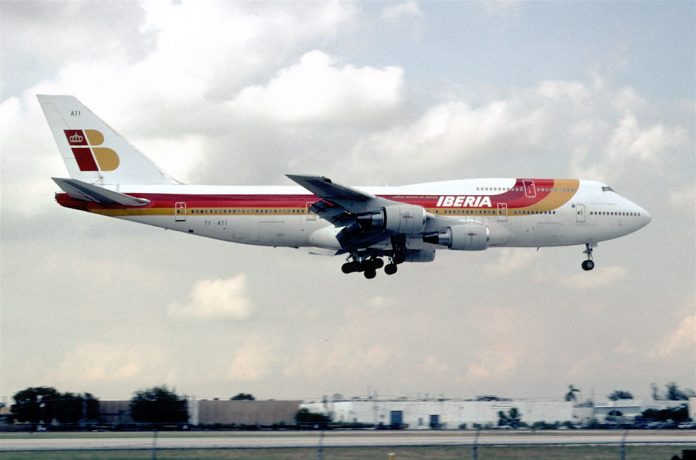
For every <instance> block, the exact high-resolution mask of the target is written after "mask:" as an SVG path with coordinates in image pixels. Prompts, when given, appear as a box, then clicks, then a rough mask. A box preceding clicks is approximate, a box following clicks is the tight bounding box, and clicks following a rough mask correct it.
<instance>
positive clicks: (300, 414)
mask: <svg viewBox="0 0 696 460" xmlns="http://www.w3.org/2000/svg"><path fill="white" fill-rule="evenodd" d="M330 422H331V416H329V415H324V414H317V413H316V412H310V411H309V409H307V408H305V407H303V408H302V409H300V410H298V411H297V413H296V414H295V423H297V424H298V425H305V426H307V425H310V426H314V425H318V426H326V425H327V424H328V423H330Z"/></svg>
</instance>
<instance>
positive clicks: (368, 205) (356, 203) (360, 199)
mask: <svg viewBox="0 0 696 460" xmlns="http://www.w3.org/2000/svg"><path fill="white" fill-rule="evenodd" d="M287 177H288V178H290V179H292V180H293V181H295V182H297V183H298V184H299V185H301V186H302V187H304V188H306V189H307V190H309V191H310V192H312V193H313V194H315V195H316V196H318V197H319V198H321V201H318V202H316V203H315V204H314V205H313V206H312V211H313V212H315V213H316V214H318V215H319V216H320V217H321V218H322V219H326V220H328V221H329V222H331V223H333V224H334V225H339V226H340V225H342V224H343V223H344V222H345V221H347V220H350V218H351V217H352V215H354V214H361V213H366V212H370V211H378V210H379V209H380V208H381V207H383V206H389V205H392V204H398V203H396V202H394V201H391V200H387V199H384V198H380V197H376V196H373V195H370V194H368V193H365V192H362V191H360V190H357V189H354V188H351V187H346V186H345V185H341V184H336V183H334V182H333V181H331V179H329V178H327V177H323V176H305V175H298V174H287Z"/></svg>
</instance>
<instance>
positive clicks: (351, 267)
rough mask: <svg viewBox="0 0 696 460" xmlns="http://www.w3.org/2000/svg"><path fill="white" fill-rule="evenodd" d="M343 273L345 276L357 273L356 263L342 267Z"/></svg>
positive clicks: (347, 263)
mask: <svg viewBox="0 0 696 460" xmlns="http://www.w3.org/2000/svg"><path fill="white" fill-rule="evenodd" d="M341 271H342V272H343V273H345V274H348V273H353V272H354V271H355V263H354V262H346V263H344V264H343V265H341Z"/></svg>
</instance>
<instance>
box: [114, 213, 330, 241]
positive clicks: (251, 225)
mask: <svg viewBox="0 0 696 460" xmlns="http://www.w3.org/2000/svg"><path fill="white" fill-rule="evenodd" d="M121 218H123V219H125V220H129V221H132V222H138V223H142V224H147V225H153V226H155V227H162V228H166V229H169V230H175V231H180V232H184V233H190V234H194V235H198V236H205V237H208V238H215V239H219V240H225V241H231V242H234V243H241V244H252V245H260V246H289V247H301V246H308V245H309V241H308V235H309V233H311V229H310V231H308V229H306V228H305V225H303V220H304V219H305V218H304V216H279V217H272V218H269V217H267V216H263V217H261V216H187V218H186V220H185V221H181V222H177V221H174V219H173V218H172V216H167V215H163V216H121ZM325 224H326V223H325V222H324V225H325ZM314 225H315V226H316V223H314Z"/></svg>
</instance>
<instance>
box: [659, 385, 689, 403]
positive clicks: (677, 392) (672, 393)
mask: <svg viewBox="0 0 696 460" xmlns="http://www.w3.org/2000/svg"><path fill="white" fill-rule="evenodd" d="M665 389H666V390H667V391H666V392H665V393H666V394H665V396H666V397H667V399H668V400H670V401H686V400H688V399H689V396H690V395H693V391H691V390H686V391H684V390H681V389H680V388H679V386H678V385H677V384H676V383H675V382H669V383H668V384H667V385H665Z"/></svg>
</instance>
